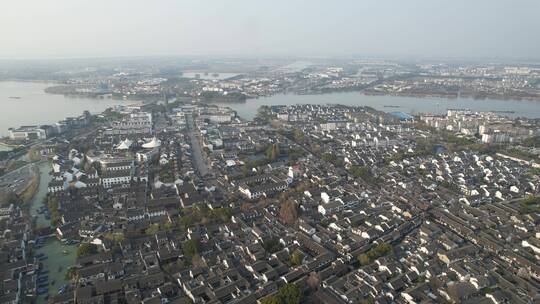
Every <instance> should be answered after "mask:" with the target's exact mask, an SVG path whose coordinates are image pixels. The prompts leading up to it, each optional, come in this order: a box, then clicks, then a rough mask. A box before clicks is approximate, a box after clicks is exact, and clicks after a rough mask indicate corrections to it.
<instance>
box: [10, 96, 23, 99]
mask: <svg viewBox="0 0 540 304" xmlns="http://www.w3.org/2000/svg"><path fill="white" fill-rule="evenodd" d="M9 98H10V99H21V97H20V96H9Z"/></svg>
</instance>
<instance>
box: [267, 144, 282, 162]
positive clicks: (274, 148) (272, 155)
mask: <svg viewBox="0 0 540 304" xmlns="http://www.w3.org/2000/svg"><path fill="white" fill-rule="evenodd" d="M279 153H280V152H279V145H278V144H277V143H276V144H273V145H271V146H270V147H268V149H267V150H266V158H268V159H270V160H272V161H274V160H276V159H277V158H278V157H279Z"/></svg>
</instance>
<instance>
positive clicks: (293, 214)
mask: <svg viewBox="0 0 540 304" xmlns="http://www.w3.org/2000/svg"><path fill="white" fill-rule="evenodd" d="M279 217H280V218H281V220H282V221H283V222H284V223H286V224H288V225H292V224H294V223H296V220H297V219H298V206H297V205H296V203H295V202H293V201H286V202H284V203H283V204H281V207H280V208H279Z"/></svg>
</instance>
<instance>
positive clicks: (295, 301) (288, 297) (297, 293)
mask: <svg viewBox="0 0 540 304" xmlns="http://www.w3.org/2000/svg"><path fill="white" fill-rule="evenodd" d="M277 298H278V299H279V303H282V304H300V301H302V291H301V290H300V288H298V286H296V285H295V284H287V285H285V286H283V287H281V288H280V289H279V290H278V292H277Z"/></svg>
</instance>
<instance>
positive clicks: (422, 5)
mask: <svg viewBox="0 0 540 304" xmlns="http://www.w3.org/2000/svg"><path fill="white" fill-rule="evenodd" d="M539 16H540V1H539V0H393V1H390V0H335V1H322V0H271V1H270V0H267V1H263V0H226V1H225V0H215V1H210V0H1V1H0V58H3V59H6V58H7V59H9V58H39V59H42V58H66V57H69V58H83V57H124V56H325V57H332V56H347V57H349V56H381V57H385V56H390V57H419V58H421V57H453V58H516V59H521V58H533V59H538V58H539V57H540V39H539V37H540V17H539Z"/></svg>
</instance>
